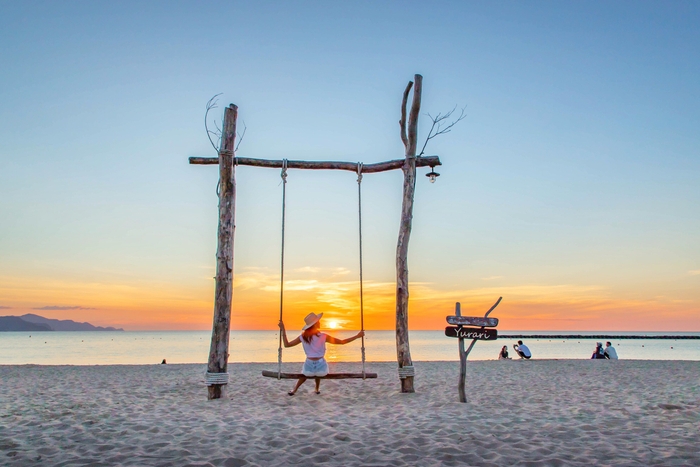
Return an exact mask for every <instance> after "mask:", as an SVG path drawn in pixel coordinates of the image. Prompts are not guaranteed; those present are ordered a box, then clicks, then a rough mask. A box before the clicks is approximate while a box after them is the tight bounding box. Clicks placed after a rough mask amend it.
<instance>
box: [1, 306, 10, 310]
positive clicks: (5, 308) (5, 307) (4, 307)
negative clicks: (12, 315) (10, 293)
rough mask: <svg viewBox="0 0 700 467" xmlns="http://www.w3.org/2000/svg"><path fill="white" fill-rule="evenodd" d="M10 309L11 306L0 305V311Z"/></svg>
mask: <svg viewBox="0 0 700 467" xmlns="http://www.w3.org/2000/svg"><path fill="white" fill-rule="evenodd" d="M11 309H12V307H11V306H3V305H0V310H11Z"/></svg>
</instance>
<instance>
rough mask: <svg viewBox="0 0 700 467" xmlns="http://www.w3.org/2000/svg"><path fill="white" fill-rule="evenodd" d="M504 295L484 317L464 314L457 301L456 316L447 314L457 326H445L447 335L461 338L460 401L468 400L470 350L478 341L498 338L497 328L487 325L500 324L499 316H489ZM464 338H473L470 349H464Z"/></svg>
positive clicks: (494, 325)
mask: <svg viewBox="0 0 700 467" xmlns="http://www.w3.org/2000/svg"><path fill="white" fill-rule="evenodd" d="M502 298H503V297H498V300H496V303H494V304H493V306H492V307H491V308H490V309H489V311H487V312H486V314H485V315H484V316H483V317H480V316H462V309H461V304H460V303H459V302H457V303H456V304H455V314H454V316H447V317H446V319H447V323H448V324H453V325H456V326H454V327H453V326H448V327H446V328H445V335H446V336H447V337H456V338H457V339H458V340H459V401H460V402H467V394H466V391H465V389H464V386H465V381H466V379H467V357H468V356H469V352H471V351H472V348H474V344H476V341H478V340H482V341H491V340H496V339H497V338H498V332H497V331H496V330H495V329H486V327H496V326H498V318H489V317H488V316H489V313H491V312H492V311H493V310H494V308H496V307H497V306H498V304H499V303H501V299H502ZM464 325H471V326H481V327H480V328H476V327H470V328H465V327H463V326H464ZM464 339H471V340H472V343H471V344H469V348H468V349H466V350H465V349H464Z"/></svg>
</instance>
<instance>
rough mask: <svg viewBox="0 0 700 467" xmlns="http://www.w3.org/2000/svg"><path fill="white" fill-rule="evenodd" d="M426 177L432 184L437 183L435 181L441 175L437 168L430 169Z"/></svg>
mask: <svg viewBox="0 0 700 467" xmlns="http://www.w3.org/2000/svg"><path fill="white" fill-rule="evenodd" d="M425 176H426V177H428V178H429V179H430V183H435V180H436V179H437V178H438V177H439V176H440V174H439V173H437V172H436V171H435V167H430V172H428V173H427V174H425Z"/></svg>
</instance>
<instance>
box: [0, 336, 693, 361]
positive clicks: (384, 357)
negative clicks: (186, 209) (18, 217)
mask: <svg viewBox="0 0 700 467" xmlns="http://www.w3.org/2000/svg"><path fill="white" fill-rule="evenodd" d="M332 334H333V335H335V336H337V337H340V338H344V337H348V336H351V335H352V334H353V332H333V333H332ZM500 334H501V335H509V334H510V335H512V334H525V335H527V334H574V333H573V332H549V333H545V332H534V331H533V332H519V331H502V332H501V333H500ZM575 334H588V335H592V334H615V335H620V334H625V333H621V332H610V333H575ZM627 334H628V335H629V334H640V333H627ZM645 334H646V335H655V334H654V333H645ZM661 334H664V333H661ZM665 334H670V333H665ZM672 334H674V335H695V336H698V335H700V333H672ZM292 335H293V334H292V333H291V332H290V338H291V336H292ZM210 340H211V332H209V331H158V332H146V331H143V332H33V333H28V332H1V333H0V364H2V365H23V364H38V365H111V364H155V363H160V362H161V361H162V360H163V359H166V360H167V362H168V363H205V362H206V361H207V357H208V354H209V344H210ZM409 340H410V345H411V357H412V358H413V360H416V361H445V360H447V361H451V360H454V361H456V360H458V359H459V355H458V349H457V342H458V340H457V339H454V338H450V337H446V336H445V335H444V332H443V331H411V332H410V335H409ZM596 340H600V339H587V338H581V339H569V340H562V339H547V338H539V339H527V338H523V341H524V342H525V343H526V344H527V345H528V347H530V349H531V350H532V353H533V358H535V359H538V358H546V359H588V358H590V356H591V354H592V353H593V350H594V348H595V342H596ZM515 342H516V339H504V338H501V337H500V336H499V339H498V340H496V341H479V342H477V343H476V345H475V346H474V349H473V350H472V352H471V354H470V355H469V359H470V360H491V359H496V358H497V357H498V352H499V351H500V349H501V347H502V346H503V345H507V346H508V349H509V352H510V354H511V356H512V355H513V354H514V352H513V349H512V345H513V344H514V343H515ZM612 343H613V345H614V346H615V348H616V349H617V353H618V355H619V356H620V358H621V359H634V360H695V361H700V340H697V339H692V340H691V339H688V340H684V339H678V340H665V339H619V340H615V339H612ZM277 346H278V334H277V332H276V331H233V332H231V340H230V357H229V361H230V362H238V363H246V362H270V363H273V362H277ZM365 348H366V358H367V360H368V361H396V340H395V334H394V331H367V335H366V337H365ZM326 358H327V359H328V361H330V362H333V361H337V362H359V361H360V360H361V353H360V341H359V340H357V341H355V342H352V343H350V344H347V345H344V346H336V345H330V344H329V345H328V346H327V351H326ZM303 360H304V353H303V350H302V349H301V346H297V347H292V348H289V349H283V361H285V362H301V361H303Z"/></svg>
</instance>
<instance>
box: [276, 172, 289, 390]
mask: <svg viewBox="0 0 700 467" xmlns="http://www.w3.org/2000/svg"><path fill="white" fill-rule="evenodd" d="M280 177H282V255H281V257H282V258H281V260H280V323H281V322H282V309H283V308H284V219H285V211H286V209H287V159H283V160H282V173H281V174H280ZM281 378H282V329H281V328H280V336H279V347H278V348H277V379H281Z"/></svg>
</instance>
